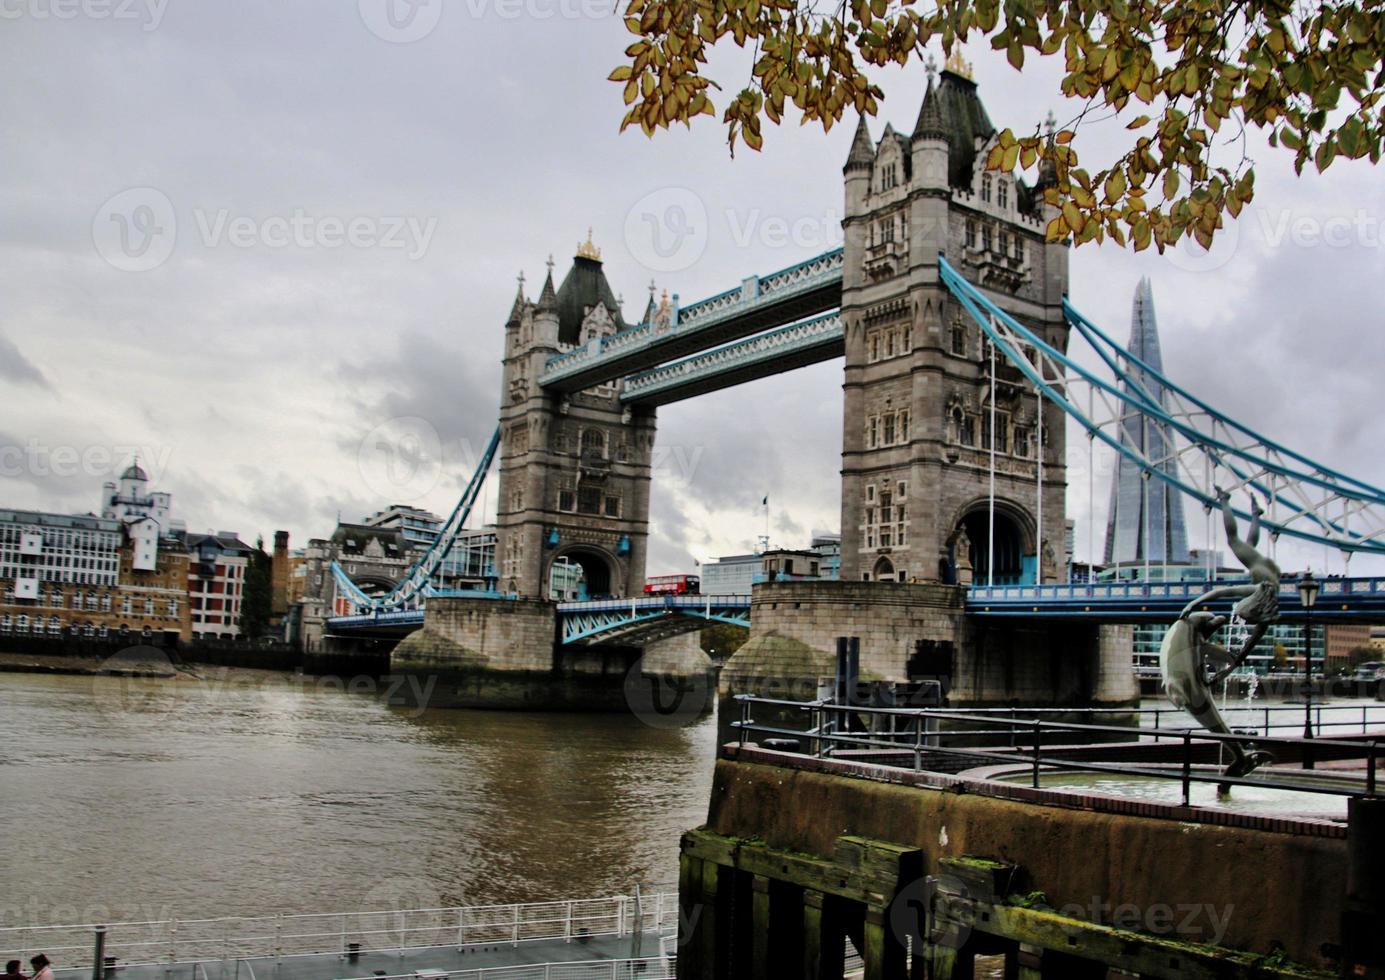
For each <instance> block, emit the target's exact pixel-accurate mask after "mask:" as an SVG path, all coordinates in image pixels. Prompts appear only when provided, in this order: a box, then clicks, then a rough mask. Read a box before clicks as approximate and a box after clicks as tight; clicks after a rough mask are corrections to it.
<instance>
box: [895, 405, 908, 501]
mask: <svg viewBox="0 0 1385 980" xmlns="http://www.w3.org/2000/svg"><path fill="white" fill-rule="evenodd" d="M896 429H897V431H898V434H899V441H900V442H908V441H909V410H908V409H907V408H906V409H905V410H904V411H902V412H900V413H899V422H898V424H897V426H896ZM901 486H902V484H901Z"/></svg>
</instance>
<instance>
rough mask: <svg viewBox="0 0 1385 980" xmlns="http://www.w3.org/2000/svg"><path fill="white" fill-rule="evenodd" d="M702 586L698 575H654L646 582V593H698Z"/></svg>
mask: <svg viewBox="0 0 1385 980" xmlns="http://www.w3.org/2000/svg"><path fill="white" fill-rule="evenodd" d="M701 587H702V583H701V581H700V580H699V579H698V577H697V576H696V575H653V576H651V577H649V578H647V579H645V582H644V591H645V594H646V595H697V594H698V591H699V590H700V589H701Z"/></svg>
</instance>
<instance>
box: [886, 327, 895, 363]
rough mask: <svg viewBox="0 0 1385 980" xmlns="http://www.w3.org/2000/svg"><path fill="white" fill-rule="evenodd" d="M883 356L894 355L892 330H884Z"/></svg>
mask: <svg viewBox="0 0 1385 980" xmlns="http://www.w3.org/2000/svg"><path fill="white" fill-rule="evenodd" d="M885 356H886V357H894V331H893V330H886V331H885Z"/></svg>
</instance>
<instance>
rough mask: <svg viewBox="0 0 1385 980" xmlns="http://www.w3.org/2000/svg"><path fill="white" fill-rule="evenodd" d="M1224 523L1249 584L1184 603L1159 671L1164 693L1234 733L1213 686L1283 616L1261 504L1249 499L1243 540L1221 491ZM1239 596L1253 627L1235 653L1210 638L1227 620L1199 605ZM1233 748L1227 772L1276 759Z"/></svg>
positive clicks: (1208, 725) (1240, 772)
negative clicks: (1262, 546) (1264, 544)
mask: <svg viewBox="0 0 1385 980" xmlns="http://www.w3.org/2000/svg"><path fill="white" fill-rule="evenodd" d="M1217 503H1218V504H1219V505H1220V507H1221V512H1222V523H1223V526H1224V527H1225V528H1226V539H1227V545H1228V546H1229V547H1230V548H1231V551H1232V553H1233V554H1234V555H1235V556H1236V557H1237V558H1238V559H1239V560H1240V562H1241V564H1242V565H1244V566H1245V568H1246V571H1247V573H1249V575H1250V583H1249V584H1245V585H1226V586H1221V587H1218V588H1215V589H1212V590H1211V591H1209V592H1206V593H1204V594H1202V595H1200V596H1198V597H1197V598H1196V599H1194V600H1193V601H1192V602H1190V603H1188V604H1187V605H1186V606H1184V607H1183V611H1182V613H1180V614H1179V617H1178V620H1177V621H1176V622H1175V623H1174V624H1173V625H1172V626H1170V627H1169V629H1168V632H1166V633H1165V634H1164V640H1163V643H1161V644H1160V647H1159V670H1160V674H1161V675H1162V678H1163V682H1164V693H1165V694H1167V695H1168V699H1169V700H1170V701H1171V702H1173V704H1174V705H1175V706H1176V707H1179V708H1182V709H1183V710H1184V711H1186V712H1188V713H1189V714H1190V715H1192V716H1193V718H1195V719H1196V720H1197V721H1198V723H1199V724H1201V725H1202V727H1203V728H1205V729H1207V730H1208V731H1210V732H1217V733H1219V734H1222V735H1230V734H1231V729H1230V727H1228V725H1227V724H1226V721H1225V719H1223V718H1222V716H1221V712H1220V711H1218V710H1217V703H1216V700H1215V698H1213V696H1212V687H1213V685H1215V684H1216V683H1217V682H1219V681H1221V680H1222V679H1223V678H1225V677H1226V676H1227V675H1228V674H1230V673H1231V672H1232V671H1233V670H1235V669H1236V668H1237V667H1239V666H1240V665H1241V664H1242V663H1243V662H1244V661H1245V659H1246V658H1247V657H1248V656H1250V653H1251V651H1252V650H1254V649H1255V646H1256V644H1257V643H1259V642H1260V640H1261V638H1262V637H1263V636H1264V635H1265V631H1266V630H1268V629H1269V625H1270V624H1271V623H1273V622H1275V621H1276V620H1278V619H1279V579H1280V574H1281V573H1280V571H1279V566H1278V565H1276V564H1275V563H1274V561H1273V560H1272V559H1270V558H1267V557H1265V556H1264V555H1262V554H1260V552H1259V551H1257V550H1256V547H1255V546H1256V545H1257V544H1258V543H1259V539H1260V515H1261V514H1262V513H1263V511H1262V510H1261V509H1260V502H1259V501H1258V500H1256V499H1255V497H1254V495H1252V496H1251V498H1250V528H1249V529H1248V530H1247V532H1246V537H1245V539H1242V538H1241V536H1240V533H1239V530H1240V529H1239V528H1238V527H1237V523H1236V515H1235V513H1234V512H1233V511H1232V510H1231V495H1230V494H1228V493H1227V492H1226V491H1225V490H1222V489H1221V488H1218V489H1217ZM1228 598H1234V599H1236V605H1235V606H1234V611H1235V614H1236V615H1237V616H1239V617H1240V618H1241V619H1242V620H1244V621H1245V622H1246V623H1247V624H1249V625H1250V627H1251V629H1250V633H1249V634H1248V635H1247V636H1246V639H1245V642H1244V643H1243V644H1242V645H1241V649H1240V651H1239V652H1238V653H1232V652H1231V651H1229V650H1227V649H1226V648H1225V647H1223V646H1221V645H1220V644H1218V643H1213V642H1212V637H1213V636H1214V635H1215V634H1216V632H1217V630H1219V629H1221V628H1222V627H1223V626H1225V625H1226V622H1227V618H1226V617H1225V616H1219V615H1216V614H1214V613H1211V612H1208V611H1207V610H1205V609H1200V608H1199V607H1200V606H1202V605H1204V604H1205V603H1208V602H1212V601H1214V600H1217V599H1228ZM1222 744H1223V745H1225V746H1226V747H1227V749H1228V750H1229V751H1230V752H1231V755H1232V761H1231V764H1230V765H1229V766H1227V768H1226V775H1228V776H1233V777H1234V776H1244V775H1246V774H1247V773H1249V772H1251V771H1252V770H1253V769H1256V768H1257V767H1259V766H1262V765H1264V764H1265V763H1267V762H1273V761H1274V757H1273V756H1271V755H1270V754H1269V753H1268V752H1262V751H1259V750H1257V749H1254V748H1247V747H1246V746H1245V745H1243V744H1242V743H1240V742H1234V741H1226V742H1223V743H1222Z"/></svg>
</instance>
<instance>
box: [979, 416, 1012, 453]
mask: <svg viewBox="0 0 1385 980" xmlns="http://www.w3.org/2000/svg"><path fill="white" fill-rule="evenodd" d="M981 448H982V449H990V448H991V413H990V412H986V413H985V414H984V415H982V416H981ZM995 451H996V452H998V453H1008V452H1009V451H1010V417H1009V416H1008V415H1006V414H1005V413H1004V412H997V413H996V415H995Z"/></svg>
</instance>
